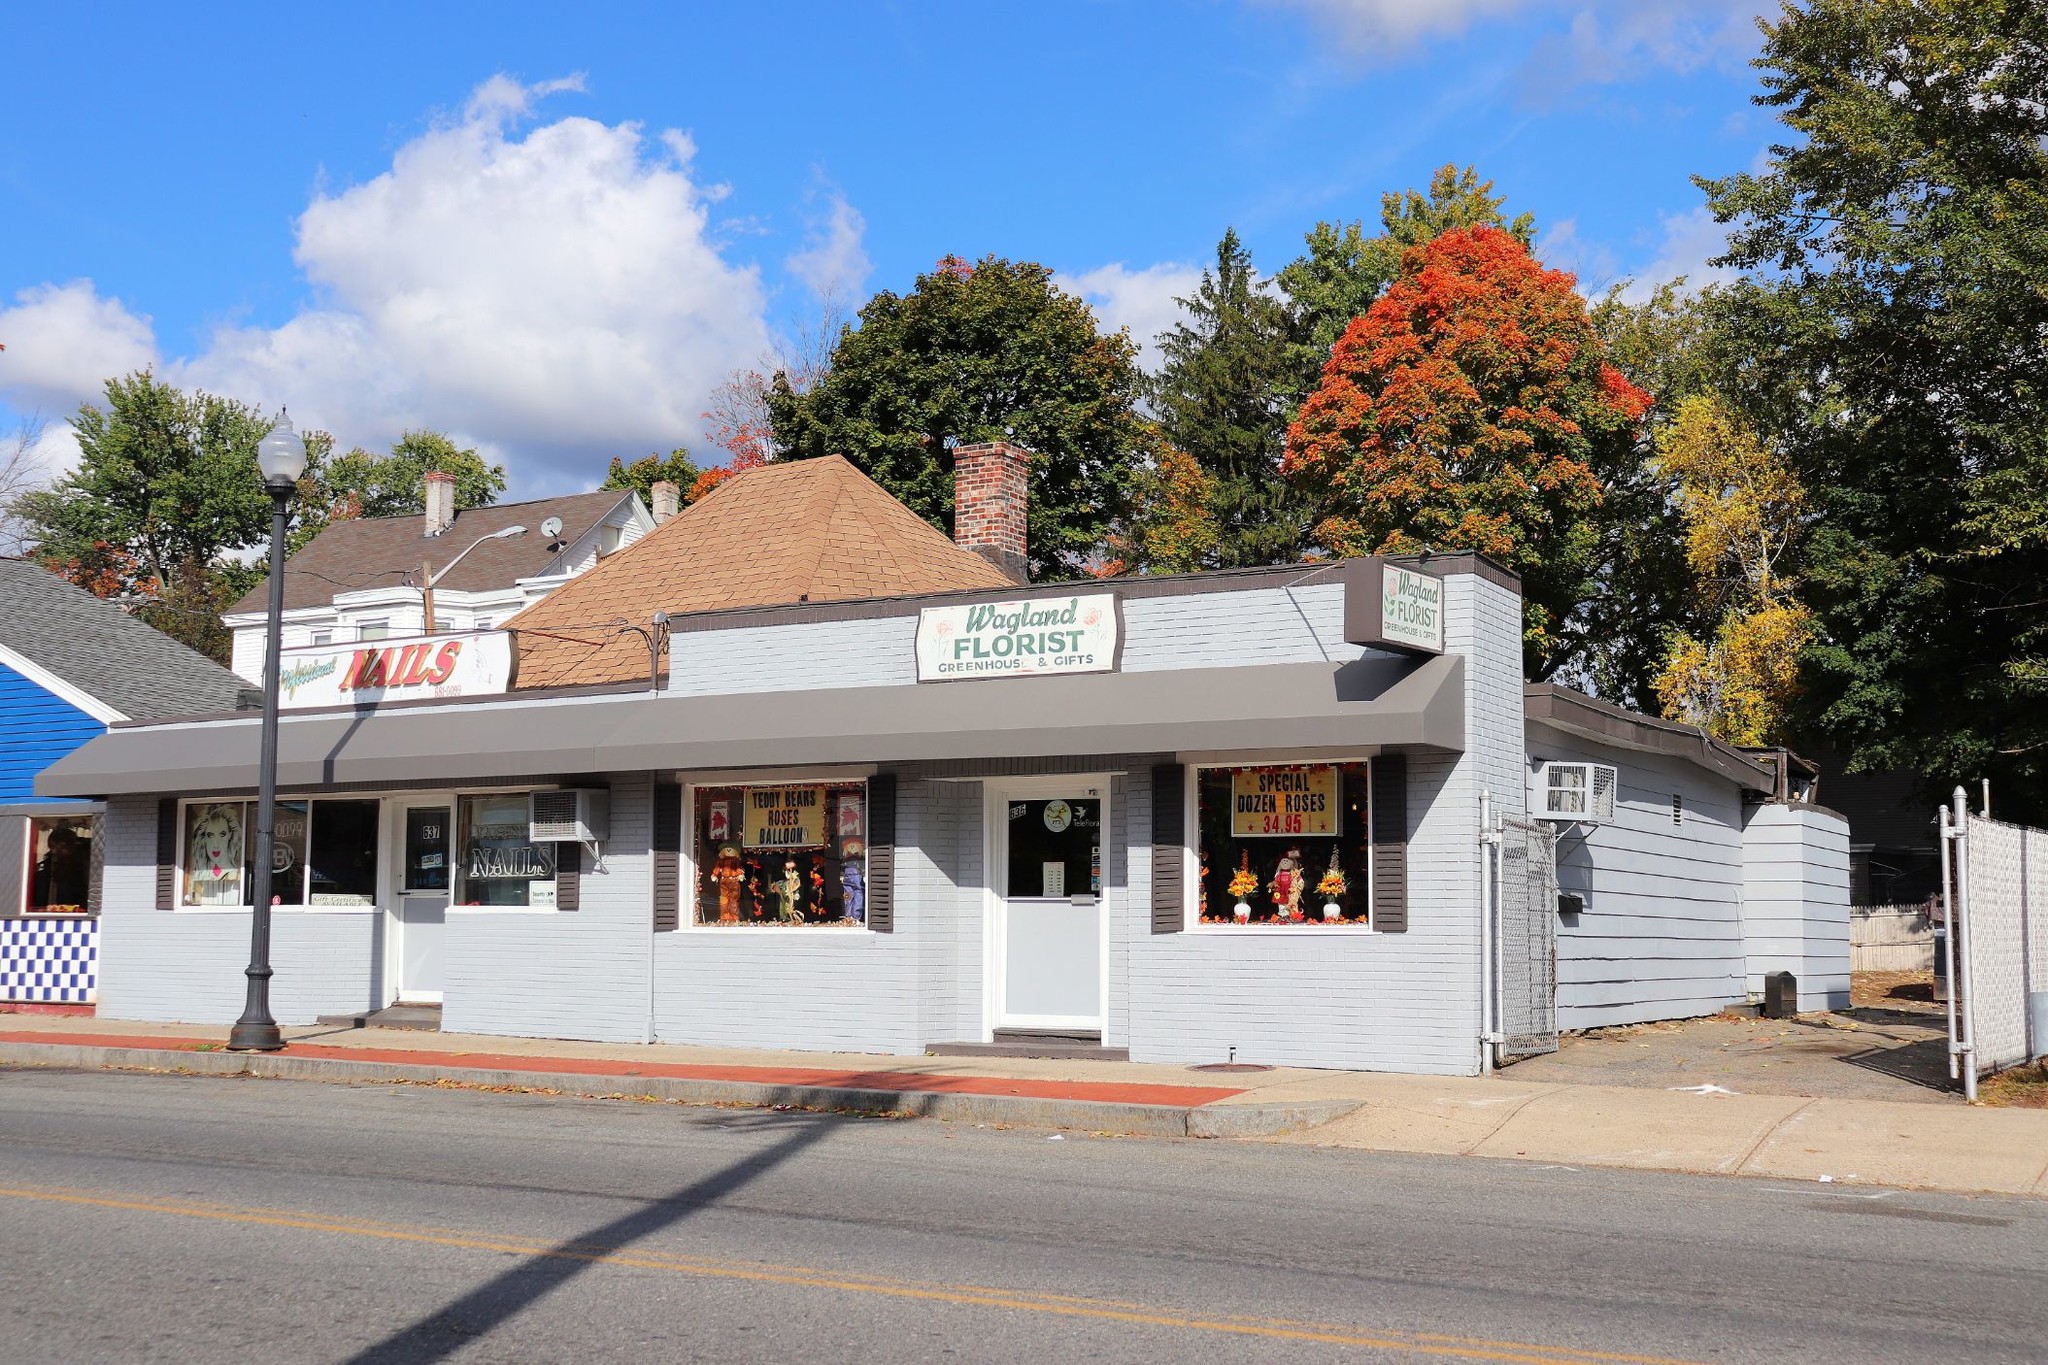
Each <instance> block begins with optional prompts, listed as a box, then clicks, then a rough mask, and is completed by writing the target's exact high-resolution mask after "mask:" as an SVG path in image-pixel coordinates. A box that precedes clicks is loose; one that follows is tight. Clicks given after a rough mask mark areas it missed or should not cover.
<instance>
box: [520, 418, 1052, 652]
mask: <svg viewBox="0 0 2048 1365" xmlns="http://www.w3.org/2000/svg"><path fill="white" fill-rule="evenodd" d="M1015 586H1016V585H1015V584H1014V583H1013V582H1011V580H1010V579H1009V578H1008V577H1007V576H1006V575H1004V574H1003V572H1002V571H1001V570H999V569H997V568H996V567H995V566H994V565H993V564H991V563H989V562H988V561H987V560H985V559H983V558H982V557H981V556H980V555H977V554H975V553H974V552H973V551H971V550H963V549H961V548H960V547H959V546H958V545H955V544H954V543H953V542H952V541H951V540H950V539H948V538H947V537H946V535H945V533H944V532H942V531H939V530H937V529H936V528H934V527H933V526H931V525H930V524H929V523H928V522H926V521H924V520H923V519H922V518H921V517H919V516H918V515H917V514H916V513H914V512H912V511H911V510H910V509H909V508H908V507H905V506H904V505H903V504H902V503H900V502H898V501H897V500H896V499H895V498H893V497H890V496H889V494H888V492H887V491H885V490H884V489H883V488H882V487H881V486H880V485H879V484H877V483H875V482H874V481H873V480H872V479H870V478H868V477H867V476H866V475H865V474H863V473H861V472H860V471H859V470H858V469H856V468H854V467H853V465H852V464H851V463H849V462H848V461H847V460H846V459H844V458H843V457H841V456H838V455H828V456H825V457H823V458H820V459H814V460H792V461H789V462H787V463H784V464H771V465H764V466H762V467H761V468H759V469H750V470H747V471H746V472H744V473H741V474H738V475H735V476H734V477H732V478H730V479H727V480H726V481H725V482H724V483H722V484H720V485H719V486H718V487H717V488H716V489H714V490H713V491H712V492H711V493H710V494H708V495H707V496H705V497H704V498H702V499H700V500H699V501H697V502H695V503H692V504H691V505H690V506H689V507H686V508H684V509H683V510H682V511H681V512H679V513H677V514H676V516H674V517H673V518H671V519H670V520H669V521H668V522H667V523H666V524H665V525H662V526H658V527H656V528H655V529H654V531H653V532H652V533H651V534H649V535H647V536H644V537H642V538H641V539H640V540H638V541H636V542H635V543H634V544H633V545H631V546H630V547H628V548H627V549H624V550H621V551H620V552H619V553H617V554H615V555H613V556H612V557H611V558H610V559H607V560H605V561H604V562H603V563H601V564H599V565H598V566H597V567H596V568H594V569H592V570H591V571H590V572H589V573H586V574H584V575H583V576H582V577H581V578H578V579H576V580H575V581H574V582H572V583H569V584H567V585H566V586H564V587H561V588H557V589H556V590H555V591H554V592H552V593H550V594H549V595H548V596H546V597H544V598H542V599H541V600H540V601H538V602H536V603H534V604H533V605H532V606H530V607H528V608H527V609H526V610H525V611H523V612H520V613H519V614H518V615H517V616H514V617H513V618H512V619H511V620H509V621H507V622H505V623H504V624H505V628H506V629H508V630H513V631H516V632H518V634H517V636H516V637H515V638H516V639H517V642H518V655H519V666H518V686H519V687H521V688H529V687H556V686H566V685H572V684H580V683H603V682H623V681H626V680H629V679H633V678H644V677H646V676H647V646H646V644H645V643H644V642H643V641H642V640H641V638H640V637H639V636H638V635H634V634H632V633H630V632H625V631H621V630H618V629H616V628H613V627H609V626H607V624H606V623H610V622H631V623H633V624H635V625H641V626H644V625H646V624H647V622H649V621H650V620H652V619H653V616H654V613H655V612H657V611H666V612H668V613H670V614H671V615H674V614H679V613H683V612H694V611H716V610H719V609H721V608H725V607H759V606H770V605H774V604H777V603H783V602H803V601H809V602H833V601H846V600H849V599H853V598H863V597H896V596H903V595H908V594H912V593H925V592H945V591H948V590H951V589H955V588H1011V587H1015Z"/></svg>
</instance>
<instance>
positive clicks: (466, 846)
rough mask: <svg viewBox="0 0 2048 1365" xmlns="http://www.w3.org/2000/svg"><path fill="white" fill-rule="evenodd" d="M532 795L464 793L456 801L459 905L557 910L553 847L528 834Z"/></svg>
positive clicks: (529, 830)
mask: <svg viewBox="0 0 2048 1365" xmlns="http://www.w3.org/2000/svg"><path fill="white" fill-rule="evenodd" d="M528 797H529V793H526V792H493V793H491V794H490V795H488V796H465V797H463V798H462V799H461V800H460V801H459V802H458V803H457V805H456V816H455V826H456V829H457V830H458V831H459V832H460V834H461V846H462V855H461V861H460V862H459V863H458V864H457V874H458V875H457V877H456V886H455V903H456V904H458V905H508V906H526V907H528V908H530V909H535V910H552V909H554V908H555V846H554V845H553V844H537V843H534V842H533V841H532V839H530V838H529V837H528V836H529V834H530V833H531V832H532V828H533V827H532V823H531V819H530V817H529V813H528V811H529V807H528Z"/></svg>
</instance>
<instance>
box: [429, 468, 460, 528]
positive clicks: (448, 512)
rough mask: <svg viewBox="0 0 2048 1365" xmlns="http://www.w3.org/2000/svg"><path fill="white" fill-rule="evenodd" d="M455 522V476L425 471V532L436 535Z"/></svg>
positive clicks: (436, 471)
mask: <svg viewBox="0 0 2048 1365" xmlns="http://www.w3.org/2000/svg"><path fill="white" fill-rule="evenodd" d="M454 524H455V476H454V475H453V474H443V473H441V472H440V471H439V470H434V469H430V470H428V471H427V534H428V535H430V536H438V535H440V534H441V533H442V532H443V531H446V530H447V529H448V528H449V527H451V526H453V525H454Z"/></svg>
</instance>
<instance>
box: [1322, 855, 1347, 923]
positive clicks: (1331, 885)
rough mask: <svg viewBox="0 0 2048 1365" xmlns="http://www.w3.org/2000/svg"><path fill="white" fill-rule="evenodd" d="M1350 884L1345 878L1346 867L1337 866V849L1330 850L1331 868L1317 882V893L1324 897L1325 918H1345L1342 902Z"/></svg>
mask: <svg viewBox="0 0 2048 1365" xmlns="http://www.w3.org/2000/svg"><path fill="white" fill-rule="evenodd" d="M1349 890H1350V886H1349V885H1348V884H1347V883H1346V882H1345V880H1344V869H1343V868H1341V867H1339V866H1337V850H1336V849H1334V848H1333V849H1331V850H1330V869H1329V871H1327V872H1325V873H1323V879H1322V880H1321V881H1319V882H1317V883H1316V894H1317V895H1319V896H1321V897H1322V898H1323V918H1324V919H1326V920H1338V919H1342V918H1344V907H1343V905H1342V904H1341V902H1342V901H1343V899H1344V894H1345V892H1347V891H1349Z"/></svg>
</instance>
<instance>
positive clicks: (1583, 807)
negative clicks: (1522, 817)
mask: <svg viewBox="0 0 2048 1365" xmlns="http://www.w3.org/2000/svg"><path fill="white" fill-rule="evenodd" d="M1614 786H1615V773H1614V769H1613V768H1612V767H1611V766H1609V765H1608V764H1605V763H1545V764H1544V765H1543V768H1542V770H1541V772H1539V773H1538V774H1537V791H1536V818H1537V819H1539V820H1562V821H1565V822H1567V823H1570V822H1584V823H1586V824H1593V825H1598V824H1605V823H1607V822H1608V821H1610V820H1612V819H1613V818H1614Z"/></svg>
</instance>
